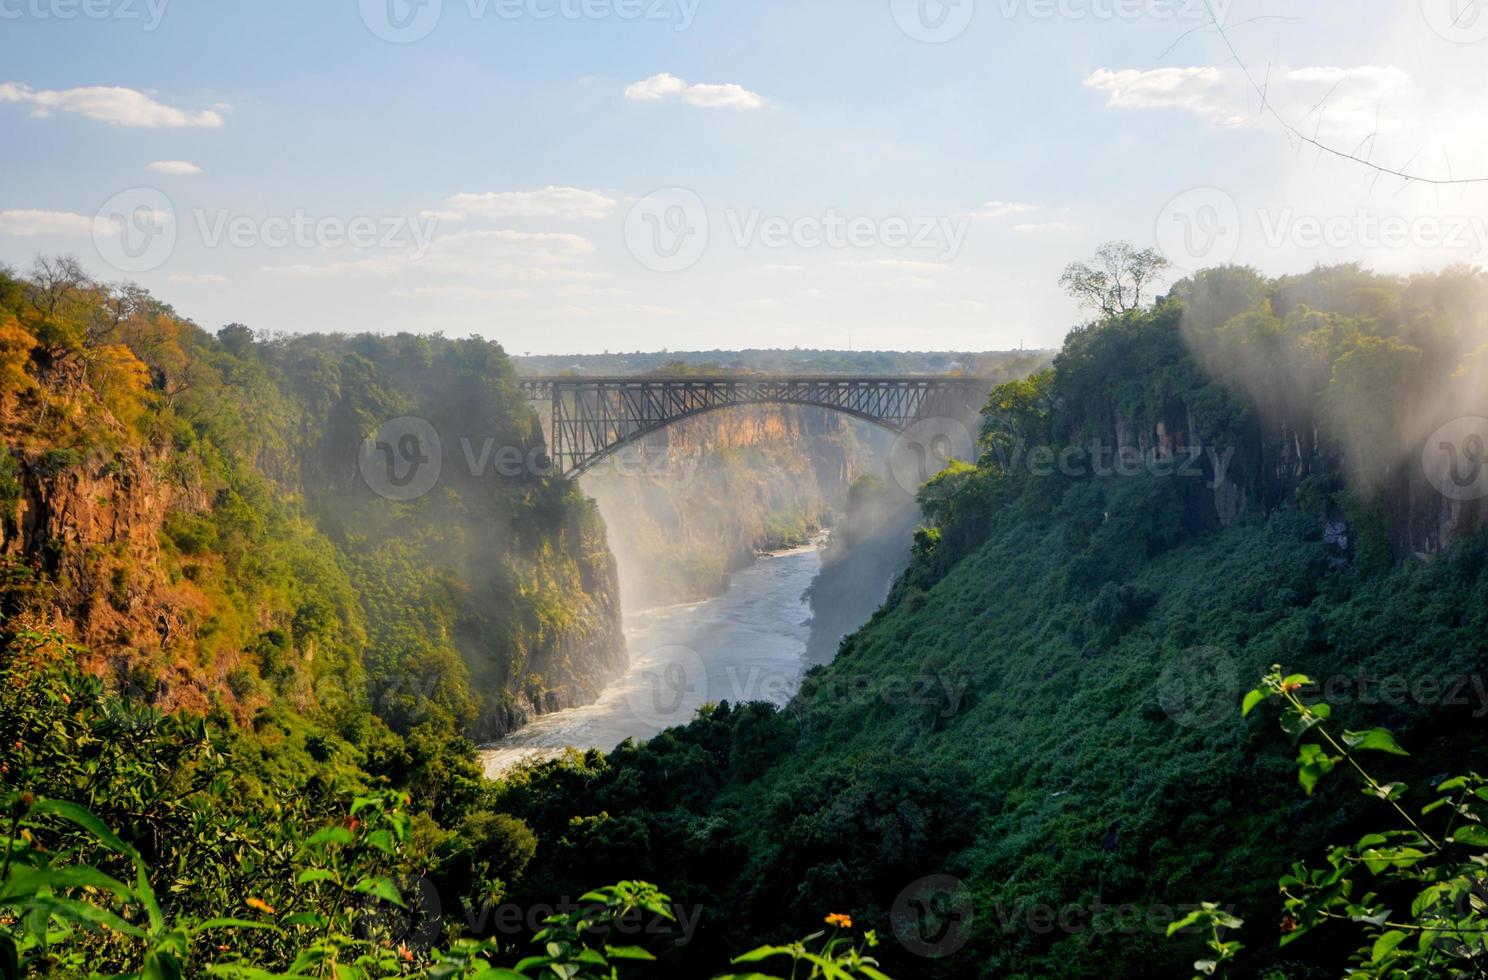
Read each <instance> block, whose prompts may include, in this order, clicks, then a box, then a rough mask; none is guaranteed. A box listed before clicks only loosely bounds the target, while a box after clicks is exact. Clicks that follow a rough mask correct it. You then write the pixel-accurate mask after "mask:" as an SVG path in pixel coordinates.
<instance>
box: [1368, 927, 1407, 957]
mask: <svg viewBox="0 0 1488 980" xmlns="http://www.w3.org/2000/svg"><path fill="white" fill-rule="evenodd" d="M1405 940H1406V935H1405V933H1403V932H1401V931H1400V930H1398V929H1391V930H1390V931H1389V932H1387V933H1385V934H1384V935H1382V936H1380V937H1379V938H1378V939H1376V940H1375V941H1374V949H1373V950H1372V951H1371V952H1370V954H1369V962H1370V963H1378V962H1379V961H1380V960H1383V959H1384V958H1385V957H1386V956H1389V955H1390V954H1391V953H1393V952H1394V951H1395V947H1396V946H1399V945H1400V944H1401V943H1403V942H1405Z"/></svg>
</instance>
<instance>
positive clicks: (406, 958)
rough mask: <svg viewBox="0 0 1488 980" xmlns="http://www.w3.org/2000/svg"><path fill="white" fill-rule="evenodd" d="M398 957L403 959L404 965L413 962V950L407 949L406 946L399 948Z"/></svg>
mask: <svg viewBox="0 0 1488 980" xmlns="http://www.w3.org/2000/svg"><path fill="white" fill-rule="evenodd" d="M398 955H399V956H401V957H403V962H405V963H412V962H413V950H411V949H409V948H408V947H407V946H399V947H398Z"/></svg>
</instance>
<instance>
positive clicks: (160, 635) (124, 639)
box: [0, 430, 232, 711]
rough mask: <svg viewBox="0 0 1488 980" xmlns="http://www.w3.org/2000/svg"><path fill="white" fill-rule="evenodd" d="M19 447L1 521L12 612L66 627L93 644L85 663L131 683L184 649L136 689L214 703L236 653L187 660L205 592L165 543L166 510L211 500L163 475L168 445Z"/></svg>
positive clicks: (200, 706) (165, 699) (185, 703)
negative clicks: (11, 494)
mask: <svg viewBox="0 0 1488 980" xmlns="http://www.w3.org/2000/svg"><path fill="white" fill-rule="evenodd" d="M7 435H8V436H10V437H11V438H14V436H15V435H16V433H15V432H14V430H12V431H11V432H10V433H7ZM15 441H17V442H18V441H22V440H15ZM12 444H13V445H14V444H15V443H14V442H12ZM10 458H11V460H12V467H13V472H12V479H13V480H14V483H15V488H16V492H15V497H16V499H15V500H14V501H13V506H12V508H11V511H10V513H9V514H7V515H6V517H5V519H4V521H3V522H0V529H3V530H0V535H3V544H0V555H3V561H4V567H5V573H6V576H7V578H8V582H7V583H6V595H5V605H6V609H5V612H6V615H7V616H13V617H17V618H19V619H20V620H21V621H22V622H23V623H26V624H28V625H43V624H46V625H56V626H61V627H63V628H64V629H66V631H67V632H68V634H69V635H70V636H71V637H72V638H73V640H74V641H75V642H77V643H78V644H80V645H81V646H83V647H85V648H86V651H85V652H84V654H83V655H82V656H83V660H82V663H83V666H84V667H85V668H87V669H89V670H91V671H93V672H95V673H98V674H102V675H105V676H110V677H113V678H115V679H117V680H120V681H122V682H124V683H132V682H135V681H136V680H137V678H135V676H134V674H133V671H132V668H133V667H134V666H135V665H136V664H137V663H138V662H141V661H143V660H147V659H155V658H156V657H158V655H160V654H161V653H162V652H163V651H166V650H167V649H179V650H181V652H182V653H185V654H187V656H185V657H184V658H183V660H184V661H185V662H182V663H177V664H175V665H174V669H172V670H170V671H167V672H164V673H162V674H160V676H158V677H155V678H153V679H152V682H151V688H152V689H151V690H146V691H138V692H137V693H141V694H143V695H145V696H147V697H151V698H153V699H154V700H156V701H157V702H159V703H162V704H164V705H165V706H167V707H185V708H191V709H194V710H198V711H200V710H204V709H205V708H206V707H207V705H208V704H209V703H210V697H211V691H212V689H213V688H214V687H215V686H216V683H217V682H218V681H220V680H221V679H222V677H223V676H224V675H225V674H226V672H227V671H228V670H230V669H231V667H232V663H231V662H230V660H229V662H223V663H208V664H199V666H200V667H202V668H203V669H201V670H193V669H190V668H189V667H188V663H189V662H190V661H192V660H195V657H194V656H192V655H191V654H194V652H195V650H194V648H195V643H194V636H193V630H192V620H193V618H194V617H193V609H194V607H195V606H196V605H197V602H196V600H197V599H198V598H199V597H198V596H195V595H193V592H194V590H193V589H192V588H191V583H190V582H182V581H179V580H176V581H173V580H172V576H171V575H170V574H169V572H168V571H167V568H166V564H165V562H164V560H163V556H162V554H161V547H160V538H161V531H162V528H163V527H164V524H165V521H166V517H167V515H168V514H170V513H171V512H172V511H173V510H178V509H181V508H191V507H200V506H202V505H203V501H202V500H201V499H200V495H199V494H193V493H192V491H191V490H190V489H189V488H186V487H182V486H180V485H178V484H173V483H172V482H171V481H170V480H169V479H167V478H166V477H165V476H164V472H165V470H166V468H167V466H166V464H167V459H166V457H165V456H164V455H162V454H158V453H151V452H148V451H143V450H127V451H122V452H119V453H117V454H116V455H113V456H111V457H104V456H102V455H100V454H87V455H84V454H79V453H74V452H71V451H66V450H59V449H48V450H34V449H33V450H30V451H27V450H22V449H19V448H17V449H14V450H12V451H11V456H10Z"/></svg>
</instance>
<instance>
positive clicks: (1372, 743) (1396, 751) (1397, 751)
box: [1343, 728, 1410, 755]
mask: <svg viewBox="0 0 1488 980" xmlns="http://www.w3.org/2000/svg"><path fill="white" fill-rule="evenodd" d="M1343 741H1344V744H1346V745H1347V746H1348V747H1349V748H1351V749H1368V750H1370V751H1372V752H1388V753H1389V754H1390V755H1410V753H1409V752H1407V751H1405V749H1402V748H1401V747H1400V746H1399V745H1397V744H1395V736H1394V735H1391V734H1390V733H1389V732H1388V731H1386V730H1385V729H1383V728H1371V729H1369V730H1367V731H1362V732H1344V733H1343Z"/></svg>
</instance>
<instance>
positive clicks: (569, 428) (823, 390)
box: [521, 375, 994, 477]
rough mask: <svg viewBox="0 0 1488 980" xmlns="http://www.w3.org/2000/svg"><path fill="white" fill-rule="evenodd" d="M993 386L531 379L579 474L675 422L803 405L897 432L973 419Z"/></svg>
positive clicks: (562, 463)
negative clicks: (928, 422)
mask: <svg viewBox="0 0 1488 980" xmlns="http://www.w3.org/2000/svg"><path fill="white" fill-rule="evenodd" d="M993 384H994V382H993V381H991V380H989V379H986V378H967V377H960V376H932V375H918V376H895V377H853V376H837V375H831V376H800V377H604V378H598V377H550V378H524V379H522V381H521V385H522V389H523V391H524V392H525V393H526V394H527V396H528V398H529V399H531V400H533V401H548V402H551V404H552V414H551V423H550V428H549V431H548V433H547V436H548V444H549V445H548V452H549V456H550V457H551V458H552V461H553V467H554V469H555V470H556V471H557V472H559V473H561V474H562V475H564V476H569V477H576V476H578V475H580V474H582V473H583V472H584V471H585V470H587V469H588V468H589V467H591V466H593V465H594V464H595V463H597V462H599V461H600V460H602V459H604V458H605V457H607V456H609V455H611V454H612V453H614V452H616V451H617V450H619V449H621V448H622V447H624V446H627V445H630V444H632V443H635V442H638V441H640V440H641V439H644V438H645V437H646V436H649V435H651V434H652V433H655V432H658V431H660V430H662V429H664V428H666V427H667V426H669V425H671V424H673V423H674V422H679V421H681V420H683V419H687V418H695V417H697V416H699V415H704V414H707V413H709V412H715V411H719V410H722V409H725V408H735V407H739V406H744V405H797V406H803V407H811V408H820V409H824V410H827V411H832V412H839V413H841V414H844V415H848V416H851V417H853V418H857V419H860V420H861V421H864V422H867V423H869V424H871V425H877V426H880V427H882V428H885V429H888V430H890V431H892V432H904V431H905V430H906V429H908V428H909V427H910V426H912V425H914V424H915V423H917V422H920V421H922V420H925V419H930V418H936V417H948V418H955V419H969V418H972V417H974V416H975V414H976V412H977V410H978V409H980V408H981V405H982V402H983V401H984V400H985V398H986V396H987V393H988V392H989V391H990V390H991V388H992V385H993Z"/></svg>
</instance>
